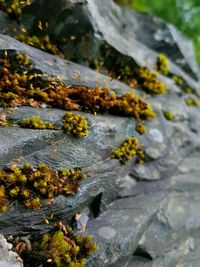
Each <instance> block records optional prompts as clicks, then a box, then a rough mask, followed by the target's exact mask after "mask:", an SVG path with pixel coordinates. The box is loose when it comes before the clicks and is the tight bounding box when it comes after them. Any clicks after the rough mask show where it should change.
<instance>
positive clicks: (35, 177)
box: [0, 163, 84, 209]
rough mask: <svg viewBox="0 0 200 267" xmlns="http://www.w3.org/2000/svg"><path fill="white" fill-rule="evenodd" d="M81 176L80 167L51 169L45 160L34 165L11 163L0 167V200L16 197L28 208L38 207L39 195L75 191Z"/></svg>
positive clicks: (71, 193) (15, 198)
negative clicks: (11, 164) (44, 162)
mask: <svg viewBox="0 0 200 267" xmlns="http://www.w3.org/2000/svg"><path fill="white" fill-rule="evenodd" d="M83 178H84V175H83V173H82V172H81V170H79V169H74V170H70V169H59V170H53V169H51V168H50V167H49V166H47V165H45V164H39V165H38V166H37V167H35V168H33V167H32V166H31V165H30V164H28V163H26V164H24V166H23V167H22V168H19V167H17V166H13V167H12V168H11V169H10V170H1V171H0V187H1V196H0V202H2V201H3V203H4V202H5V203H6V202H8V201H10V200H19V201H20V202H22V203H23V204H24V205H25V206H26V207H27V208H31V209H38V208H39V207H40V205H41V200H42V199H51V198H52V197H55V196H57V195H59V194H63V195H65V196H68V195H74V194H76V192H77V191H78V190H79V188H80V181H81V180H82V179H83ZM4 200H5V201H4ZM2 206H3V204H2Z"/></svg>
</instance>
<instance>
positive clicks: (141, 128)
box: [135, 122, 147, 135]
mask: <svg viewBox="0 0 200 267" xmlns="http://www.w3.org/2000/svg"><path fill="white" fill-rule="evenodd" d="M135 130H136V131H137V132H138V133H139V134H141V135H143V134H145V133H146V132H147V128H146V127H145V126H144V123H143V122H138V123H137V124H136V126H135Z"/></svg>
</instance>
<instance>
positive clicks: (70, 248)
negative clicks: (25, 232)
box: [20, 222, 98, 267]
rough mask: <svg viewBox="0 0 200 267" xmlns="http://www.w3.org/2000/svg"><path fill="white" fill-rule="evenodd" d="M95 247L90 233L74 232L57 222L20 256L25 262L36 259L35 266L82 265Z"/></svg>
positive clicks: (59, 266) (70, 266)
mask: <svg viewBox="0 0 200 267" xmlns="http://www.w3.org/2000/svg"><path fill="white" fill-rule="evenodd" d="M97 248H98V246H97V244H96V243H95V242H92V235H90V234H88V235H83V234H75V233H74V232H73V230H72V229H71V228H70V227H69V226H65V225H63V224H62V223H61V222H59V223H57V224H55V226H54V228H53V229H52V230H51V231H50V232H49V233H45V234H43V235H42V237H41V238H40V239H39V240H37V241H35V242H33V244H32V249H31V251H30V250H26V249H25V250H23V251H22V253H21V255H20V256H21V257H22V259H23V260H24V262H25V263H31V262H35V261H37V266H39V265H40V266H52V267H63V266H69V267H83V266H85V264H86V260H87V258H88V257H90V256H92V254H93V253H94V252H95V251H96V250H97ZM34 266H35V265H34Z"/></svg>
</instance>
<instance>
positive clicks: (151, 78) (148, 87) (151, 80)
mask: <svg viewBox="0 0 200 267" xmlns="http://www.w3.org/2000/svg"><path fill="white" fill-rule="evenodd" d="M137 76H138V78H137V80H138V83H139V84H140V85H141V86H142V88H143V89H144V90H145V91H146V92H147V93H149V94H152V95H156V94H164V93H166V92H167V87H166V84H165V83H164V82H162V81H160V80H159V79H158V73H157V72H151V71H150V70H149V69H148V68H146V67H141V68H139V70H138V73H137Z"/></svg>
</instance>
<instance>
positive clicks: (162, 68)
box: [156, 54, 169, 75]
mask: <svg viewBox="0 0 200 267" xmlns="http://www.w3.org/2000/svg"><path fill="white" fill-rule="evenodd" d="M156 67H157V70H158V71H159V72H160V73H162V74H163V75H168V73H169V59H168V58H167V56H166V55H165V54H159V55H158V57H157V65H156Z"/></svg>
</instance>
